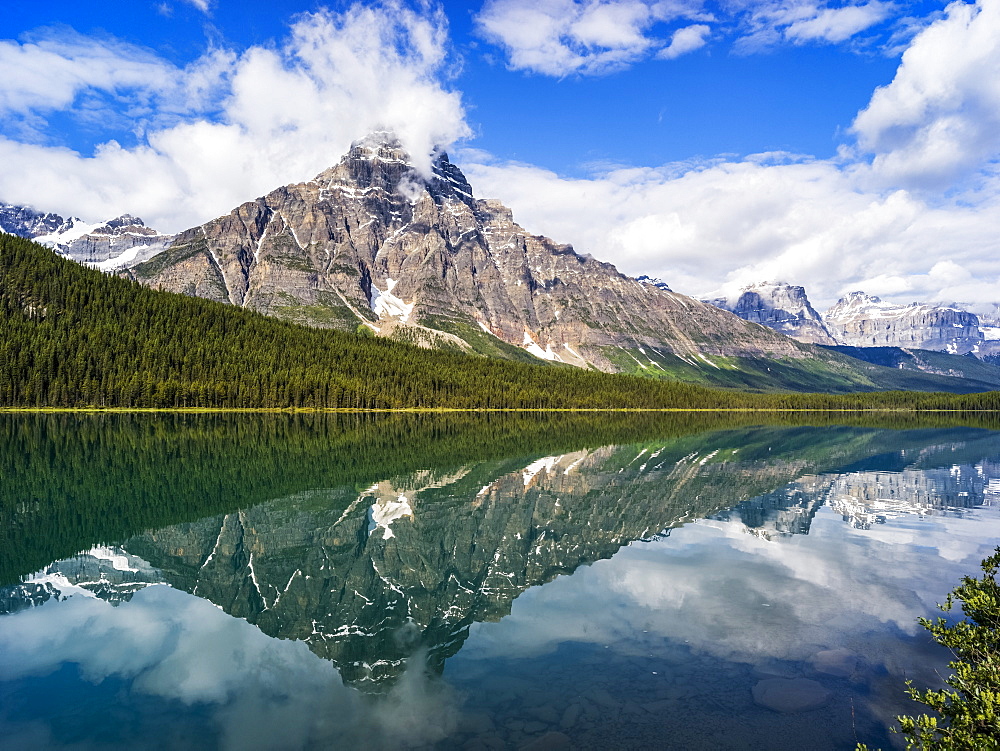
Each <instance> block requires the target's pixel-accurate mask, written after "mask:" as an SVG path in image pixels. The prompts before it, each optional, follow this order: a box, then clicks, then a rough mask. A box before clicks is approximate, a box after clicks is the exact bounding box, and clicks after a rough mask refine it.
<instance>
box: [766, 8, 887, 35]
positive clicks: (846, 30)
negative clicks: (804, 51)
mask: <svg viewBox="0 0 1000 751" xmlns="http://www.w3.org/2000/svg"><path fill="white" fill-rule="evenodd" d="M890 9H891V6H890V5H889V3H881V2H870V3H866V4H865V5H848V6H846V7H843V8H823V9H822V10H817V12H816V15H814V16H812V17H811V18H804V19H801V20H796V21H793V22H792V23H791V24H789V26H788V28H787V29H785V37H786V38H787V39H789V40H791V41H793V42H797V43H802V42H809V41H815V40H819V41H824V42H833V43H837V42H844V41H846V40H848V39H850V38H851V37H853V36H854V35H855V34H857V33H859V32H861V31H864V30H865V29H867V28H870V27H871V26H874V25H875V24H877V23H879V22H880V21H882V20H884V19H885V18H886V17H887V16H888V15H889V12H890Z"/></svg>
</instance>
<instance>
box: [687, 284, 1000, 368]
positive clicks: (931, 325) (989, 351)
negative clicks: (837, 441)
mask: <svg viewBox="0 0 1000 751" xmlns="http://www.w3.org/2000/svg"><path fill="white" fill-rule="evenodd" d="M705 302H707V303H710V304H712V305H715V306H716V307H719V308H722V309H723V310H729V311H731V312H732V313H735V314H736V315H738V316H739V317H740V318H743V319H745V320H748V321H753V322H755V323H759V324H761V325H763V326H767V327H769V328H772V329H774V330H775V331H780V332H781V333H783V334H786V335H788V336H790V337H792V338H793V339H796V340H798V341H801V342H808V343H813V344H819V345H821V346H823V347H826V348H828V349H830V350H832V351H836V352H839V353H841V354H845V355H848V356H850V357H854V358H856V359H859V360H863V361H864V362H869V363H872V364H874V365H881V366H883V367H888V368H897V369H901V370H912V371H921V372H924V373H931V374H936V375H942V376H952V377H958V378H968V379H973V380H978V381H981V382H987V383H992V384H994V387H995V386H996V385H1000V370H998V369H997V368H996V367H995V366H996V365H997V364H1000V315H997V314H996V310H998V308H994V313H993V317H990V314H985V315H983V314H981V315H980V316H978V317H977V315H976V314H975V313H973V312H972V311H970V310H966V309H965V306H962V305H960V304H958V303H955V304H952V305H931V304H927V303H913V304H911V305H894V304H892V303H887V302H884V301H882V300H880V299H879V298H877V297H871V296H868V295H866V294H864V293H863V292H853V293H851V294H850V295H848V296H847V297H845V298H843V299H841V300H840V301H839V302H838V303H837V304H836V305H834V306H833V307H832V308H830V310H828V311H827V312H826V314H825V315H820V314H819V313H818V312H817V311H816V310H815V309H814V308H813V307H812V305H811V304H810V303H809V299H808V297H806V292H805V289H804V288H803V287H800V286H797V285H791V284H787V283H785V282H761V283H759V284H751V285H748V286H746V287H743V289H742V290H741V291H740V294H739V295H738V296H737V297H735V298H725V297H720V298H714V299H708V300H705ZM880 342H881V343H880ZM962 355H975V357H974V358H970V357H965V356H962ZM984 363H988V364H984Z"/></svg>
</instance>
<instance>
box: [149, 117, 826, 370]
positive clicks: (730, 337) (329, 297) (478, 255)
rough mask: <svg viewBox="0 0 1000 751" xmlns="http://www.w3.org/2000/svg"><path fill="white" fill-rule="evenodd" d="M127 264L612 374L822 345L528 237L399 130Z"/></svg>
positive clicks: (240, 296) (335, 320)
mask: <svg viewBox="0 0 1000 751" xmlns="http://www.w3.org/2000/svg"><path fill="white" fill-rule="evenodd" d="M130 273H131V275H132V276H133V278H135V279H137V280H139V281H141V282H143V283H145V284H148V285H151V286H154V287H158V288H161V289H166V290H171V291H175V292H183V293H186V294H192V295H198V296H201V297H207V298H211V299H215V300H219V301H222V302H227V303H230V304H233V305H239V306H243V307H247V308H251V309H254V310H258V311H260V312H262V313H266V314H270V315H276V316H280V317H283V318H287V319H291V320H294V321H299V322H302V323H308V324H311V325H316V326H325V327H332V328H340V329H346V330H351V331H353V330H355V329H357V328H358V327H359V326H363V327H366V328H370V329H371V330H373V331H375V332H377V333H379V334H380V335H383V336H391V337H394V338H398V339H402V340H405V341H410V342H415V343H419V344H423V345H425V346H439V347H450V348H457V349H460V350H464V351H475V352H480V353H482V354H491V355H500V356H507V357H510V356H514V357H524V355H525V353H530V354H533V355H535V356H537V357H539V358H543V359H546V360H552V361H558V362H564V363H568V364H572V365H577V366H581V367H590V366H593V367H596V368H599V369H601V370H607V371H628V370H631V371H633V372H657V371H660V372H662V371H664V370H669V369H670V368H671V367H677V366H681V367H687V368H691V367H697V368H702V369H715V370H719V369H720V364H719V363H715V362H712V361H711V359H712V358H724V357H781V358H791V359H793V360H794V359H801V358H809V357H816V356H817V353H816V352H815V351H813V350H809V349H808V348H804V347H802V346H801V345H799V344H797V343H796V342H794V341H792V340H790V339H788V338H786V337H783V336H778V335H777V334H775V333H774V332H771V331H769V330H767V329H766V328H763V327H760V326H753V325H751V324H748V323H746V322H744V321H741V320H740V319H738V318H736V317H734V316H732V315H729V314H728V313H725V312H722V311H720V310H718V309H717V308H714V307H712V306H709V305H706V304H704V303H701V302H699V301H697V300H694V299H691V298H689V297H685V296H683V295H679V294H676V293H674V292H671V291H670V290H669V287H667V285H666V284H665V283H663V282H661V281H660V280H650V279H644V280H636V279H632V278H630V277H627V276H624V275H623V274H621V273H619V272H618V271H617V269H615V267H614V266H612V265H610V264H607V263H602V262H600V261H597V260H594V259H593V258H590V257H586V256H581V255H579V254H577V253H576V252H575V251H574V250H573V248H572V247H570V246H569V245H562V244H559V243H556V242H554V241H552V240H550V239H548V238H545V237H540V236H538V235H533V234H530V233H529V232H527V231H526V230H524V229H523V228H522V227H520V226H519V225H518V224H517V223H515V221H514V218H513V216H512V214H511V212H510V210H509V209H507V208H506V207H505V206H503V205H502V204H501V203H500V202H498V201H494V200H481V199H477V198H475V197H474V195H473V189H472V187H471V186H470V185H469V183H468V181H467V180H466V178H465V176H464V175H463V174H462V172H461V171H460V170H459V168H458V167H456V166H455V165H454V164H452V163H451V162H450V161H449V159H448V156H447V154H444V153H439V154H438V155H437V156H436V158H435V159H434V161H433V173H432V174H431V175H429V176H422V175H420V174H419V173H418V172H417V171H416V169H415V168H414V167H413V166H412V164H411V163H410V159H409V155H408V154H407V153H406V152H405V151H404V150H403V148H402V147H401V145H400V143H399V142H398V141H397V140H396V139H395V137H394V136H392V135H391V134H388V133H381V134H375V135H373V136H370V137H369V138H367V139H364V140H362V141H359V142H357V143H355V144H354V146H353V147H352V148H351V150H350V152H349V153H348V154H347V155H346V156H345V157H344V158H343V159H342V160H341V161H340V163H339V164H337V165H336V166H334V167H332V168H330V169H328V170H326V171H325V172H322V173H321V174H319V175H317V176H316V177H315V178H314V179H313V180H310V181H308V182H304V183H299V184H295V185H288V186H285V187H282V188H278V189H277V190H275V191H273V192H271V193H270V194H268V195H266V196H264V197H262V198H258V199H257V200H255V201H250V202H248V203H245V204H243V205H242V206H239V207H237V208H236V209H234V210H233V211H232V212H231V213H230V214H228V215H226V216H223V217H219V218H218V219H215V220H212V221H209V222H206V223H205V224H203V225H201V226H199V227H194V228H192V229H190V230H187V231H185V232H182V233H181V234H179V235H178V236H177V239H176V240H175V241H174V243H173V244H172V245H171V246H170V247H169V248H168V249H167V250H166V251H165V252H164V253H162V254H160V255H159V256H157V257H155V258H153V259H152V260H150V261H148V262H146V263H142V264H139V265H137V266H135V267H134V268H133V269H132V270H131V272H130ZM723 367H724V366H723Z"/></svg>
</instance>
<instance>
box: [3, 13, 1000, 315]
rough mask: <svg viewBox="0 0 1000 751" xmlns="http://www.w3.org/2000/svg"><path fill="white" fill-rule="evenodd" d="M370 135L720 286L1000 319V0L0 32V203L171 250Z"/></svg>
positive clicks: (491, 192)
mask: <svg viewBox="0 0 1000 751" xmlns="http://www.w3.org/2000/svg"><path fill="white" fill-rule="evenodd" d="M378 128H391V129H393V130H395V131H396V132H397V134H398V135H399V137H400V139H401V140H402V141H403V143H404V145H405V146H406V147H407V148H408V150H409V151H410V152H411V154H412V155H413V160H414V164H415V165H416V166H417V168H418V169H422V170H425V171H426V170H427V169H428V167H429V164H430V154H431V152H432V150H433V149H434V147H435V146H443V147H445V148H446V149H447V150H448V152H449V154H450V156H451V158H452V159H453V161H455V162H456V163H457V164H459V166H460V167H461V168H462V169H463V170H464V171H465V173H466V175H467V176H468V177H469V179H470V182H471V183H472V185H473V188H474V191H475V193H476V194H477V196H479V197H483V198H487V197H488V198H499V199H501V200H502V201H504V202H505V203H506V204H507V205H508V206H510V207H511V208H512V209H513V211H514V216H515V219H516V220H517V221H518V222H519V223H520V224H521V225H522V226H523V227H525V228H526V229H528V230H529V231H532V232H536V233H539V234H545V235H548V236H550V237H552V238H553V239H555V240H557V241H559V242H570V243H572V244H573V245H574V247H575V248H576V249H577V251H578V252H581V253H588V254H590V255H593V256H595V257H597V258H599V259H601V260H606V261H610V262H612V263H614V264H616V265H617V266H618V268H619V269H620V270H621V271H623V272H624V273H627V274H631V275H639V274H648V275H651V276H655V277H659V278H661V279H663V280H664V281H666V282H667V283H668V284H670V285H671V287H672V288H673V289H674V290H676V291H678V292H682V293H685V294H689V295H694V296H698V297H706V296H716V295H722V294H725V295H734V294H736V293H738V290H739V289H740V287H742V286H743V285H746V284H751V283H755V282H760V281H765V280H769V281H787V282H789V283H793V284H801V285H803V286H804V287H805V288H806V291H807V293H808V294H809V297H810V299H811V300H812V302H813V304H814V305H815V306H816V307H817V308H818V309H820V310H822V309H825V308H826V307H829V306H830V305H831V304H833V303H834V302H836V300H837V299H838V298H839V297H840V296H842V295H844V294H846V293H847V292H850V291H853V290H863V291H865V292H868V293H869V294H874V295H878V296H880V297H882V298H883V299H886V300H891V301H894V302H910V301H917V300H919V301H937V302H946V303H947V302H961V303H965V304H969V305H972V306H978V308H979V309H981V310H985V309H987V308H992V303H996V302H1000V286H998V283H1000V168H998V167H1000V164H998V162H1000V0H979V2H964V1H962V0H959V1H957V2H953V3H943V2H908V1H907V0H853V1H848V2H841V1H830V2H824V1H823V0H758V1H757V2H749V0H721V1H719V2H709V1H707V0H485V2H468V3H454V2H449V3H443V4H442V3H435V2H430V1H429V0H410V1H409V2H404V1H403V0H399V1H398V2H391V1H390V2H383V3H375V2H332V3H329V4H327V5H321V4H317V3H312V2H301V1H294V0H269V1H268V2H263V0H241V2H236V1H235V0H102V1H101V2H90V1H88V0H74V1H69V0H51V1H50V2H45V3H17V4H10V7H5V9H4V13H3V14H2V16H0V164H3V165H4V166H5V167H6V169H4V170H2V171H0V201H6V202H9V203H15V204H22V205H29V206H32V207H34V208H36V209H38V210H42V211H54V212H56V213H59V214H62V215H64V216H69V215H74V216H80V217H82V218H83V219H85V220H87V221H99V220H105V219H108V218H111V217H113V216H117V215H119V214H122V213H125V212H129V213H132V214H135V215H138V216H141V217H142V218H144V219H145V220H146V222H147V224H149V225H151V226H153V227H155V228H157V229H159V230H160V231H164V232H176V231H179V230H182V229H185V228H187V227H190V226H194V225H197V224H200V223H202V222H205V221H207V220H209V219H212V218H214V217H216V216H219V215H222V214H224V213H227V212H228V211H230V210H231V209H232V208H234V207H235V206H236V205H238V204H240V203H242V202H243V201H246V200H251V199H253V198H255V197H257V196H259V195H263V194H265V193H267V192H269V191H270V190H272V189H274V188H275V187H278V186H280V185H284V184H288V183H291V182H297V181H301V180H307V179H310V178H311V177H313V176H314V175H315V174H317V173H319V172H320V171H322V170H324V169H326V168H327V167H329V166H331V165H332V164H334V163H336V162H337V161H338V160H339V158H340V156H341V155H342V154H343V153H344V152H345V151H346V150H347V149H348V147H349V146H350V143H351V142H352V141H354V140H356V139H359V138H361V137H363V136H364V135H365V134H366V133H368V132H370V131H372V130H375V129H378Z"/></svg>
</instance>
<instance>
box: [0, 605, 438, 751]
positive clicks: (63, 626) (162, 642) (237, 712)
mask: <svg viewBox="0 0 1000 751" xmlns="http://www.w3.org/2000/svg"><path fill="white" fill-rule="evenodd" d="M67 663H70V664H74V665H76V666H77V668H78V670H79V674H80V677H81V679H82V680H83V681H86V682H88V683H95V684H100V683H101V682H103V681H104V680H106V679H108V678H115V679H118V680H121V681H124V682H126V683H127V685H128V686H129V687H130V690H128V691H123V692H121V695H120V696H118V697H116V698H115V699H114V701H115V704H116V706H120V705H121V704H123V703H126V702H132V701H138V707H136V708H135V714H134V716H135V717H138V718H142V722H136V723H135V724H133V725H132V726H131V727H130V728H122V729H121V732H122V733H124V734H125V736H124V737H123V738H120V739H119V741H118V743H119V745H120V744H121V743H125V744H126V745H129V746H131V747H140V748H142V747H147V744H148V747H150V748H152V747H161V741H162V739H163V738H164V737H170V736H171V734H176V732H177V725H178V723H177V719H178V716H179V715H181V714H183V712H185V711H188V710H184V709H181V708H179V705H178V703H179V704H180V705H185V706H186V707H189V708H190V712H191V719H192V720H193V721H195V722H199V721H201V720H202V718H205V717H207V718H208V720H209V721H210V723H211V725H212V726H213V729H214V730H216V731H217V733H218V745H219V747H220V748H224V749H241V748H248V747H254V748H287V749H296V748H320V747H332V746H337V747H351V746H354V747H364V748H372V749H395V748H401V747H406V746H411V745H412V746H416V745H422V744H427V743H433V742H435V741H437V740H440V739H441V738H442V737H444V736H445V735H446V734H447V733H448V732H450V730H451V729H452V728H453V727H454V721H455V715H456V709H455V706H454V700H453V697H452V696H451V695H450V694H449V693H448V692H447V691H446V690H445V688H444V687H443V685H442V684H440V682H437V681H434V680H432V679H431V678H429V676H428V675H427V673H426V671H425V670H424V665H423V664H422V663H421V661H420V658H419V657H416V658H411V663H410V664H409V665H408V668H407V671H406V673H405V674H404V676H403V678H402V679H401V680H400V682H399V683H398V685H397V686H395V687H394V689H393V690H392V691H390V692H389V693H387V694H386V695H384V696H381V697H379V698H377V699H373V698H371V697H365V696H362V695H361V694H359V693H358V692H357V691H355V690H354V689H352V688H350V687H348V686H345V685H344V684H343V682H342V681H341V678H340V674H339V673H338V672H337V670H336V669H335V668H334V666H333V665H332V664H330V663H328V662H326V661H324V660H321V659H320V658H318V657H316V656H315V655H313V654H312V653H311V652H310V651H309V649H308V647H307V646H306V645H305V644H304V643H303V642H299V641H287V640H279V639H273V638H271V637H268V636H266V635H264V634H263V633H262V632H260V631H259V630H258V629H257V628H256V627H254V626H252V625H250V624H249V623H247V622H246V621H243V620H241V619H238V618H233V617H231V616H228V615H226V614H225V613H223V612H222V611H221V610H219V609H218V608H217V607H216V606H214V605H213V604H211V603H210V602H207V601H205V600H201V599H199V598H197V597H193V596H191V595H188V594H186V593H184V592H181V591H179V590H175V589H171V588H169V587H166V586H151V587H147V588H146V589H144V590H141V591H139V592H138V593H137V594H136V595H135V596H134V597H133V598H132V600H131V601H130V602H128V603H125V604H123V605H120V606H118V607H112V606H111V605H110V604H108V603H107V602H105V601H103V600H98V599H96V598H87V597H81V596H74V597H71V598H69V599H68V600H65V601H63V602H56V601H51V602H49V603H47V604H46V605H44V606H42V607H39V608H35V609H31V610H27V611H23V612H21V613H18V614H15V615H7V616H4V617H3V618H2V619H0V680H3V681H8V682H10V683H11V685H16V682H18V681H21V680H25V679H30V678H32V677H35V676H45V675H48V674H49V673H51V672H53V671H55V670H57V669H59V667H60V666H61V665H63V664H67ZM141 696H147V697H155V698H158V699H162V700H167V701H168V702H170V703H169V704H167V707H166V710H167V711H166V712H164V713H165V714H166V715H167V716H166V717H158V716H155V715H151V714H150V707H151V704H150V702H148V701H145V702H143V701H142V700H141V699H137V697H141ZM65 709H66V708H65V707H60V706H59V705H58V703H56V704H53V705H52V706H43V707H37V706H35V707H32V715H33V716H32V717H22V716H10V715H9V714H8V713H7V712H2V711H0V728H2V731H3V733H4V736H5V737H6V738H12V737H23V738H29V739H30V738H35V739H45V742H44V743H39V745H38V746H36V747H39V748H40V747H45V748H59V747H62V746H68V745H71V744H66V743H65V741H62V742H60V739H59V738H58V737H53V736H52V735H51V734H50V733H49V722H51V721H52V720H53V719H54V720H55V722H54V723H53V725H58V723H59V722H60V713H61V712H62V711H63V710H65ZM62 721H65V717H64V716H63V717H62ZM143 723H149V724H145V725H144V724H143ZM157 723H160V724H162V727H157ZM161 732H162V733H164V735H163V736H161V735H160V733H161ZM129 733H132V734H134V735H135V737H133V738H131V739H129V738H128V737H127V736H128V734H129ZM150 739H153V742H152V743H149V740H150ZM129 741H130V742H129ZM166 745H168V746H169V745H171V744H170V743H167V744H166ZM176 745H178V746H179V747H180V746H182V745H186V744H184V743H181V742H178V743H177V744H176ZM73 747H74V748H75V747H76V746H73Z"/></svg>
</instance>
